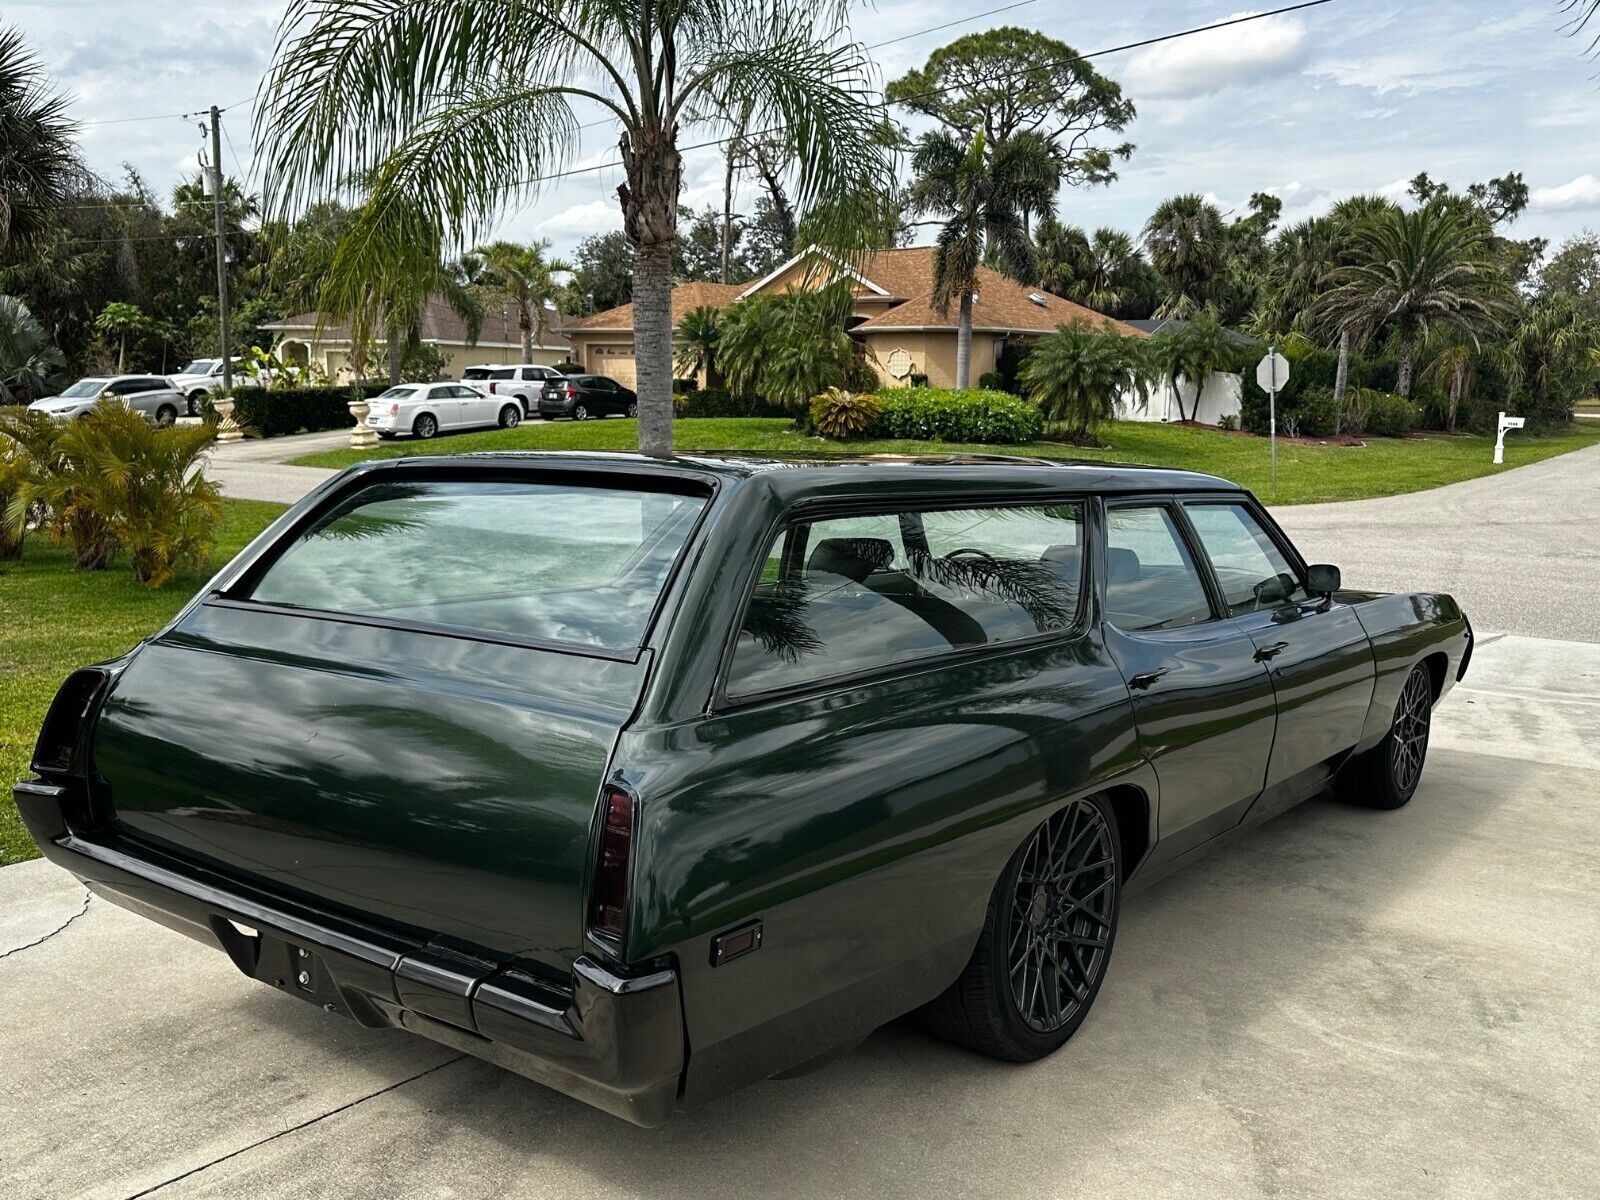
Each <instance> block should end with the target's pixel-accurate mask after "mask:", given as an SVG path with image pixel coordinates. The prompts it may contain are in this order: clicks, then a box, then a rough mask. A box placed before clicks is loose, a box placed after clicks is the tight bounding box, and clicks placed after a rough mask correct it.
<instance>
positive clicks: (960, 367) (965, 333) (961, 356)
mask: <svg viewBox="0 0 1600 1200" xmlns="http://www.w3.org/2000/svg"><path fill="white" fill-rule="evenodd" d="M960 314H961V315H960V319H959V320H958V321H957V323H956V387H958V388H964V387H970V386H971V382H970V380H971V374H972V289H971V288H970V287H963V288H962V289H961V307H960Z"/></svg>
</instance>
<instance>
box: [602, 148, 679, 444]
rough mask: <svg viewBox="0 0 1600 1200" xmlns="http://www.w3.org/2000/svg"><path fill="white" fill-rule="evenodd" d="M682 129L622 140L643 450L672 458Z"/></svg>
mask: <svg viewBox="0 0 1600 1200" xmlns="http://www.w3.org/2000/svg"><path fill="white" fill-rule="evenodd" d="M677 142H678V129H677V126H673V127H672V128H670V129H659V128H649V127H646V128H643V129H635V130H629V131H628V132H626V133H624V134H623V135H622V143H621V149H622V164H623V167H624V169H625V170H626V171H627V182H626V183H624V184H623V185H622V186H621V187H619V188H618V189H617V196H618V197H619V198H620V199H621V201H622V227H623V230H624V231H625V232H626V233H627V235H628V240H629V241H630V242H631V243H633V363H634V369H635V372H636V381H635V384H634V387H635V390H636V391H637V393H638V397H639V450H640V453H643V454H649V455H653V456H654V457H657V458H668V457H670V456H671V454H672V243H673V239H674V238H675V237H677V233H678V192H679V189H680V185H681V183H682V175H683V159H682V157H681V156H680V155H679V154H678V145H677Z"/></svg>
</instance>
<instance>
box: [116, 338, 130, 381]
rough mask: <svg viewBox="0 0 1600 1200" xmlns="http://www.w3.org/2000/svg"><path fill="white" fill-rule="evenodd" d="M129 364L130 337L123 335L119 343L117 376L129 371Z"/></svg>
mask: <svg viewBox="0 0 1600 1200" xmlns="http://www.w3.org/2000/svg"><path fill="white" fill-rule="evenodd" d="M127 362H128V335H127V334H123V335H122V340H121V341H120V342H118V343H117V374H118V375H121V374H123V373H124V372H125V371H126V370H127Z"/></svg>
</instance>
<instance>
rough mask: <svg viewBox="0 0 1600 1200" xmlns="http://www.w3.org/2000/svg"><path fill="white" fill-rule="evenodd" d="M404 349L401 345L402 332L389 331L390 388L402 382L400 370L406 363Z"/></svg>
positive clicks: (396, 330)
mask: <svg viewBox="0 0 1600 1200" xmlns="http://www.w3.org/2000/svg"><path fill="white" fill-rule="evenodd" d="M404 349H405V348H404V347H403V346H401V345H400V331H399V330H398V329H390V330H389V386H390V387H394V386H395V385H396V384H398V383H399V382H400V368H401V366H402V365H403V363H404Z"/></svg>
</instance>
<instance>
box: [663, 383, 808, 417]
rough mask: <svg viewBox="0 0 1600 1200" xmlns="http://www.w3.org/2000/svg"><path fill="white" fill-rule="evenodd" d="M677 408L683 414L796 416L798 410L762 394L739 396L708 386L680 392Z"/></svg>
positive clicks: (696, 415)
mask: <svg viewBox="0 0 1600 1200" xmlns="http://www.w3.org/2000/svg"><path fill="white" fill-rule="evenodd" d="M672 404H673V408H674V410H675V411H676V413H677V415H678V416H680V417H792V416H794V414H793V413H792V412H790V411H789V410H788V409H786V408H784V407H783V406H782V405H779V404H770V403H768V402H767V401H766V400H764V399H762V398H761V397H760V396H750V397H745V396H735V395H733V394H731V393H730V392H726V391H724V390H723V389H721V388H704V389H696V390H692V391H687V392H679V393H678V394H677V395H675V396H674V397H673V398H672Z"/></svg>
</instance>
